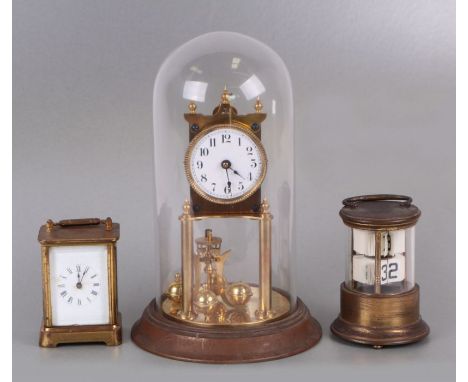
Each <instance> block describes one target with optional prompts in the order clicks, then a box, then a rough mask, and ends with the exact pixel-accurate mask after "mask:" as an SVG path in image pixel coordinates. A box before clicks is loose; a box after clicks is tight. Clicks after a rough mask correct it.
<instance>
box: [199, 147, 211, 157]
mask: <svg viewBox="0 0 468 382" xmlns="http://www.w3.org/2000/svg"><path fill="white" fill-rule="evenodd" d="M209 153H210V150H208V148H207V147H200V156H201V157H206V156H208V154H209Z"/></svg>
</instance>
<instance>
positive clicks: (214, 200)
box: [184, 120, 268, 205]
mask: <svg viewBox="0 0 468 382" xmlns="http://www.w3.org/2000/svg"><path fill="white" fill-rule="evenodd" d="M223 128H228V129H232V130H238V131H241V132H242V133H244V134H246V135H248V136H249V138H250V139H252V141H253V142H254V143H255V145H256V146H257V148H258V152H259V156H260V161H261V163H262V172H261V174H260V177H259V178H258V180H257V181H256V183H255V185H254V186H253V187H252V188H251V189H250V190H249V191H247V192H246V193H245V194H243V195H240V196H238V197H236V198H232V199H222V198H216V197H214V196H211V195H209V194H207V193H206V192H205V191H204V190H203V189H202V188H201V187H200V186H199V185H198V184H197V182H196V181H195V179H194V177H193V174H192V168H191V158H192V155H193V152H194V148H195V146H196V145H197V144H198V142H199V141H200V140H201V139H202V138H203V137H204V136H205V135H207V134H209V133H211V132H212V131H215V130H219V129H223ZM267 162H268V160H267V156H266V152H265V149H264V147H263V145H262V142H261V141H260V139H258V138H257V136H256V135H255V134H254V133H252V132H251V131H250V129H249V127H248V126H245V125H243V124H242V123H240V122H238V121H235V120H233V121H232V122H230V123H228V124H219V125H214V126H211V127H209V128H207V129H205V130H203V132H201V133H199V134H198V135H197V136H196V137H195V138H194V139H193V140H192V141H191V142H190V144H189V146H188V148H187V151H186V153H185V159H184V169H185V175H186V177H187V180H188V182H189V184H190V187H191V189H192V190H194V191H195V192H196V193H197V194H198V195H199V196H201V197H202V198H204V199H206V200H208V201H210V202H211V203H216V204H223V205H226V204H234V203H239V202H242V201H244V200H246V199H248V198H249V197H251V196H252V195H253V194H254V193H255V192H256V191H257V190H258V189H259V188H260V186H261V185H262V183H263V180H264V179H265V176H266V173H267V165H268V164H267Z"/></svg>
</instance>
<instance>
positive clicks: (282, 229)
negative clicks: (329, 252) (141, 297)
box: [132, 32, 321, 363]
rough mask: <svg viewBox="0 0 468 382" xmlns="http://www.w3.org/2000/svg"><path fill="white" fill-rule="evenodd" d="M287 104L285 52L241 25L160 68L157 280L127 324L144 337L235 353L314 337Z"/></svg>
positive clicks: (231, 356) (210, 354) (217, 359)
mask: <svg viewBox="0 0 468 382" xmlns="http://www.w3.org/2000/svg"><path fill="white" fill-rule="evenodd" d="M168 105H169V107H168ZM292 107H293V105H292V94H291V86H290V80H289V75H288V73H287V69H286V67H285V66H284V63H283V62H282V60H281V59H280V58H279V57H278V55H277V54H276V53H274V52H273V51H272V50H271V49H270V48H268V47H266V46H265V45H263V44H262V43H260V42H258V41H256V40H253V39H251V38H249V37H247V36H243V35H240V34H237V33H231V32H215V33H210V34H207V35H203V36H200V37H198V38H196V39H194V40H192V41H189V42H188V43H187V44H185V45H183V46H182V47H180V48H179V49H177V50H176V51H175V52H174V53H173V54H172V55H171V56H170V57H169V58H168V59H167V60H166V62H165V63H164V65H163V66H162V68H161V69H160V71H159V73H158V75H157V77H156V81H155V90H154V116H155V120H154V136H155V161H154V163H155V173H156V176H155V179H156V197H155V200H156V220H155V226H156V232H157V236H158V253H159V260H160V275H161V277H160V278H161V287H160V290H159V294H158V295H157V296H156V298H155V299H154V300H153V301H151V302H150V304H149V305H148V306H147V307H146V309H145V311H144V312H143V314H142V316H141V318H140V319H139V320H138V321H137V322H136V323H135V324H134V326H133V328H132V340H133V341H134V342H135V343H136V344H137V345H138V346H139V347H141V348H142V349H144V350H146V351H149V352H151V353H154V354H157V355H161V356H164V357H168V358H173V359H178V360H184V361H194V362H205V363H241V362H257V361H266V360H272V359H277V358H283V357H287V356H291V355H294V354H297V353H299V352H302V351H305V350H307V349H309V348H310V347H312V346H314V345H315V344H316V343H317V342H318V341H319V339H320V337H321V328H320V325H319V324H318V322H317V321H316V320H315V319H313V318H312V316H311V315H310V313H309V310H308V309H307V307H306V306H305V305H304V304H303V302H302V301H301V300H300V299H299V298H297V296H296V295H295V291H294V287H293V284H294V282H293V281H294V280H292V276H291V274H290V269H289V268H290V257H291V256H292V251H293V248H294V243H293V241H294V235H293V214H294V211H293V206H294V203H293V198H294V182H293V161H294V156H293V141H294V139H293V138H294V133H293V119H292V116H293V109H292ZM174 153H176V154H177V155H176V156H174V155H173V154H174ZM172 159H174V160H172Z"/></svg>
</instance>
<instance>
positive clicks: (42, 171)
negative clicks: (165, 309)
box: [13, 0, 455, 381]
mask: <svg viewBox="0 0 468 382" xmlns="http://www.w3.org/2000/svg"><path fill="white" fill-rule="evenodd" d="M13 3H14V4H13V22H14V26H13V43H14V47H13V65H14V69H13V81H14V82H13V104H14V109H13V117H14V128H13V149H14V152H13V160H14V163H13V170H14V175H13V191H14V197H13V216H14V217H13V322H14V324H13V355H14V358H13V367H14V377H15V379H16V380H18V381H23V380H27V379H31V378H33V379H34V380H36V381H41V380H44V381H45V380H47V381H55V380H57V381H58V380H67V381H84V380H87V379H88V378H89V377H93V378H96V380H99V379H97V378H102V380H114V381H116V380H122V381H123V380H130V379H131V378H132V379H136V380H143V379H144V378H152V379H153V380H161V378H170V379H173V380H181V379H182V377H183V378H185V379H187V378H188V379H189V380H191V381H198V380H204V381H206V380H207V378H210V377H211V378H221V379H222V380H223V381H231V380H236V381H238V380H239V379H247V380H248V379H253V378H255V379H257V380H258V378H265V379H262V380H266V378H268V379H273V380H284V379H286V378H288V379H289V380H291V378H294V377H297V378H308V379H310V378H312V377H313V378H314V380H317V381H321V380H325V379H326V380H329V381H339V380H346V381H361V380H369V379H370V378H372V379H373V380H378V381H395V380H400V381H406V380H414V381H422V380H424V381H442V380H444V381H446V380H454V378H455V377H454V375H455V369H454V366H455V271H454V270H455V247H454V244H455V128H454V126H455V120H454V118H455V113H454V112H455V103H454V101H455V92H454V89H455V62H454V57H455V20H454V19H455V4H454V1H442V0H441V1H415V0H412V1H406V0H401V1H346V0H342V1H231V2H221V1H149V0H147V1H130V0H129V1H109V0H106V1H104V0H101V1H64V0H60V1H44V0H42V1H14V2H13ZM215 30H232V31H238V32H241V33H245V34H247V35H250V36H252V37H254V38H257V39H259V40H260V41H263V42H264V43H266V44H268V45H270V46H271V47H272V48H273V49H274V50H276V51H277V52H278V53H279V54H280V55H281V56H282V58H283V59H284V60H285V62H286V65H287V66H288V68H289V70H290V73H291V77H292V82H293V87H294V94H295V116H296V142H297V144H296V171H297V184H296V186H297V188H296V189H297V204H298V211H297V219H298V225H297V230H298V235H297V236H298V241H299V242H298V254H297V260H296V262H297V264H298V265H300V266H298V269H297V288H298V295H299V296H301V298H302V299H303V300H304V301H305V302H306V304H307V305H308V306H309V307H310V309H311V311H312V313H313V314H314V316H315V317H316V318H317V319H318V320H319V321H320V323H321V324H322V326H323V330H324V334H323V339H322V341H321V342H320V343H319V344H318V346H316V347H315V348H313V349H311V350H310V351H307V352H306V353H303V354H301V355H298V356H295V357H292V358H289V359H285V360H280V361H275V362H267V363H262V364H256V365H235V366H209V365H198V364H189V363H182V362H176V361H171V360H166V359H163V358H159V357H155V356H152V355H150V354H147V353H145V352H143V351H142V350H140V349H139V348H137V347H136V346H134V345H133V343H131V341H130V339H129V328H130V326H131V324H132V323H133V322H134V321H135V320H136V319H137V318H138V317H139V315H140V313H141V311H142V310H143V307H144V306H145V305H146V304H147V302H148V301H149V300H150V299H151V298H152V297H153V291H154V290H155V288H156V285H157V274H158V272H157V269H156V259H155V256H154V254H153V248H154V243H153V239H152V232H153V228H152V224H153V223H152V182H153V175H152V155H153V154H152V89H153V81H154V77H155V75H156V73H157V70H158V67H159V66H160V64H161V62H162V60H163V59H164V58H165V57H166V56H167V55H168V54H169V53H170V52H171V51H172V50H173V49H174V48H176V47H177V46H179V45H180V44H182V43H183V42H185V41H187V40H189V39H191V38H192V37H194V36H197V35H199V34H202V33H205V32H209V31H215ZM374 192H395V193H401V194H409V195H412V196H413V197H414V200H415V203H416V204H417V205H418V206H419V207H420V208H421V210H422V211H423V215H422V218H421V220H420V223H419V224H418V227H417V241H416V247H417V257H416V279H417V281H418V282H419V283H420V285H421V288H422V299H421V309H422V314H423V317H424V318H425V319H426V321H427V322H428V323H429V324H430V326H431V329H432V333H431V335H430V337H429V339H427V340H426V341H424V342H422V343H420V344H416V345H413V346H408V347H397V348H389V349H385V350H383V351H374V350H372V349H369V348H366V347H360V346H354V345H350V344H344V343H341V342H338V341H337V340H335V339H333V338H331V337H330V334H329V330H328V327H329V324H330V323H331V321H332V320H333V319H334V318H335V316H336V315H337V313H338V309H339V294H338V291H339V289H338V288H339V283H340V282H341V280H342V279H343V277H344V255H343V252H344V248H345V244H344V243H345V230H344V228H343V225H342V223H341V222H340V219H339V217H338V214H337V213H338V210H339V208H340V202H341V200H342V199H343V198H344V197H347V196H351V195H356V194H361V193H374ZM108 215H110V216H112V217H113V218H114V219H115V220H116V221H118V222H120V223H121V225H122V238H121V241H120V242H119V303H120V310H121V311H122V314H123V318H124V329H125V331H124V344H123V345H122V346H121V347H118V348H107V347H105V346H100V345H91V346H89V345H88V346H86V345H81V346H66V347H62V348H59V349H40V348H39V347H38V346H37V340H38V331H39V325H40V320H41V314H42V311H41V303H42V302H41V301H42V296H41V279H40V252H39V245H38V243H37V241H36V236H37V231H38V229H39V226H40V225H41V224H43V223H44V222H45V221H46V219H47V218H53V219H61V218H69V217H94V216H96V217H105V216H108Z"/></svg>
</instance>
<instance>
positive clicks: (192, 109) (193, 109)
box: [188, 101, 197, 114]
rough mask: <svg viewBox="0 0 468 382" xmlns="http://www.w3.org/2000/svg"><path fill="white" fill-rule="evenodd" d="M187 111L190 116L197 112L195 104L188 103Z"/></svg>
mask: <svg viewBox="0 0 468 382" xmlns="http://www.w3.org/2000/svg"><path fill="white" fill-rule="evenodd" d="M188 109H189V111H190V113H191V114H195V112H196V111H197V104H196V103H195V102H193V101H190V103H189V104H188Z"/></svg>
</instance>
